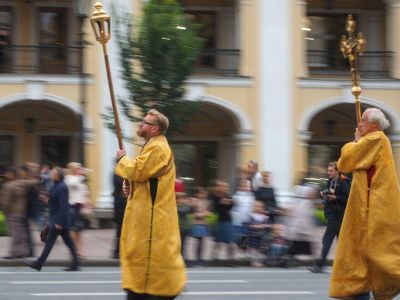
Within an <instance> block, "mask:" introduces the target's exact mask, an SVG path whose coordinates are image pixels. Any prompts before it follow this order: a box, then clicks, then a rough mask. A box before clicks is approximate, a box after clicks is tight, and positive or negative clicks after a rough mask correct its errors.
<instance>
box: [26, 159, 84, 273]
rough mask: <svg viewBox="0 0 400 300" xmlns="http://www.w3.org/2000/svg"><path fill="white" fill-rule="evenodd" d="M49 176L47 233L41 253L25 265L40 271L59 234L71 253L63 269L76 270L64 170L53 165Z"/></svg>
mask: <svg viewBox="0 0 400 300" xmlns="http://www.w3.org/2000/svg"><path fill="white" fill-rule="evenodd" d="M51 178H52V180H53V182H54V186H53V188H52V189H51V191H50V198H49V203H48V205H49V224H48V226H49V233H48V236H47V239H46V244H45V246H44V249H43V251H42V254H41V255H40V256H39V258H38V259H37V260H36V261H34V262H28V263H27V265H28V266H29V267H31V268H32V269H35V270H37V271H40V269H41V268H42V266H43V264H44V263H45V261H46V259H47V257H48V256H49V254H50V252H51V250H52V248H53V246H54V243H55V242H56V240H57V237H58V236H59V235H61V237H62V238H63V241H64V243H65V245H66V246H67V247H68V249H69V251H70V252H71V254H72V258H73V261H72V264H71V266H70V267H68V268H66V269H64V270H65V271H78V270H79V263H78V256H77V254H76V248H75V245H74V242H73V241H72V239H71V235H70V230H71V214H70V207H69V203H68V187H67V185H66V184H65V183H64V171H63V169H61V168H58V167H55V168H53V170H52V172H51Z"/></svg>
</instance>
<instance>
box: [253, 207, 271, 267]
mask: <svg viewBox="0 0 400 300" xmlns="http://www.w3.org/2000/svg"><path fill="white" fill-rule="evenodd" d="M249 220H250V221H249V248H250V255H251V262H250V264H251V266H252V267H263V266H264V264H263V263H262V260H263V251H264V250H265V249H264V248H265V242H266V241H267V238H268V229H269V228H271V223H270V220H269V217H268V216H266V215H265V214H264V203H262V202H261V201H255V202H254V204H253V211H252V212H251V213H250V217H249Z"/></svg>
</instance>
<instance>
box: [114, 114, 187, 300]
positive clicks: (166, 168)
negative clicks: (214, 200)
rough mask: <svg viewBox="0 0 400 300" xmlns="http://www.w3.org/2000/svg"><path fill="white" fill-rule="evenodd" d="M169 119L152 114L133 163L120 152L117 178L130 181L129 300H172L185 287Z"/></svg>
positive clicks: (124, 254)
mask: <svg viewBox="0 0 400 300" xmlns="http://www.w3.org/2000/svg"><path fill="white" fill-rule="evenodd" d="M168 125H169V121H168V119H167V117H166V116H164V115H163V114H162V113H160V112H158V111H157V110H155V109H152V110H150V111H149V112H148V113H147V115H146V116H145V117H144V118H143V120H142V122H141V123H140V125H139V129H138V131H137V135H138V136H140V137H143V138H144V139H145V141H146V142H145V145H144V146H143V149H142V151H141V152H140V155H139V156H138V157H137V158H135V159H131V158H129V157H127V156H126V153H125V150H118V152H117V158H118V164H117V166H116V169H115V173H116V174H117V175H119V176H121V177H122V178H124V179H125V180H127V181H129V184H130V192H129V197H128V204H127V206H126V210H125V216H124V221H123V225H122V233H121V245H120V260H121V265H122V288H123V289H124V290H126V291H127V293H128V297H127V299H128V300H161V299H165V300H172V299H174V298H175V297H176V296H177V295H179V294H180V293H181V292H182V290H183V288H184V286H185V283H186V274H185V266H184V262H183V258H182V256H181V251H180V249H181V241H180V235H179V225H178V214H177V207H176V199H175V164H174V157H173V154H172V151H171V149H170V147H169V145H168V142H167V139H166V138H165V136H164V133H165V132H166V130H167V128H168Z"/></svg>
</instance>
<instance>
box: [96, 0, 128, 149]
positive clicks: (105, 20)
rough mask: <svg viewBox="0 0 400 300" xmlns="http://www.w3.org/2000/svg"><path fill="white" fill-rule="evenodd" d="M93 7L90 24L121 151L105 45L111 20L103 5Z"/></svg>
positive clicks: (119, 132) (120, 135)
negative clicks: (103, 66) (101, 60)
mask: <svg viewBox="0 0 400 300" xmlns="http://www.w3.org/2000/svg"><path fill="white" fill-rule="evenodd" d="M94 6H95V8H96V10H95V11H94V12H93V15H92V17H91V18H90V23H91V24H92V29H93V32H94V35H95V37H96V40H97V41H98V42H99V43H100V44H102V46H103V54H104V61H105V64H106V70H107V79H108V87H109V90H110V95H111V104H112V110H113V114H114V120H115V131H116V133H117V138H118V146H119V149H123V143H122V132H121V126H120V122H119V115H118V109H117V103H116V101H115V95H114V87H113V83H112V77H111V69H110V62H109V59H108V50H107V43H108V41H109V40H110V38H111V18H110V16H109V15H108V14H107V13H106V12H105V11H104V10H103V5H102V4H101V3H100V2H96V4H95V5H94Z"/></svg>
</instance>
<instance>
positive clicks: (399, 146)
mask: <svg viewBox="0 0 400 300" xmlns="http://www.w3.org/2000/svg"><path fill="white" fill-rule="evenodd" d="M389 139H390V142H391V144H392V151H393V158H394V163H395V165H396V171H397V178H400V133H396V134H391V135H389Z"/></svg>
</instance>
